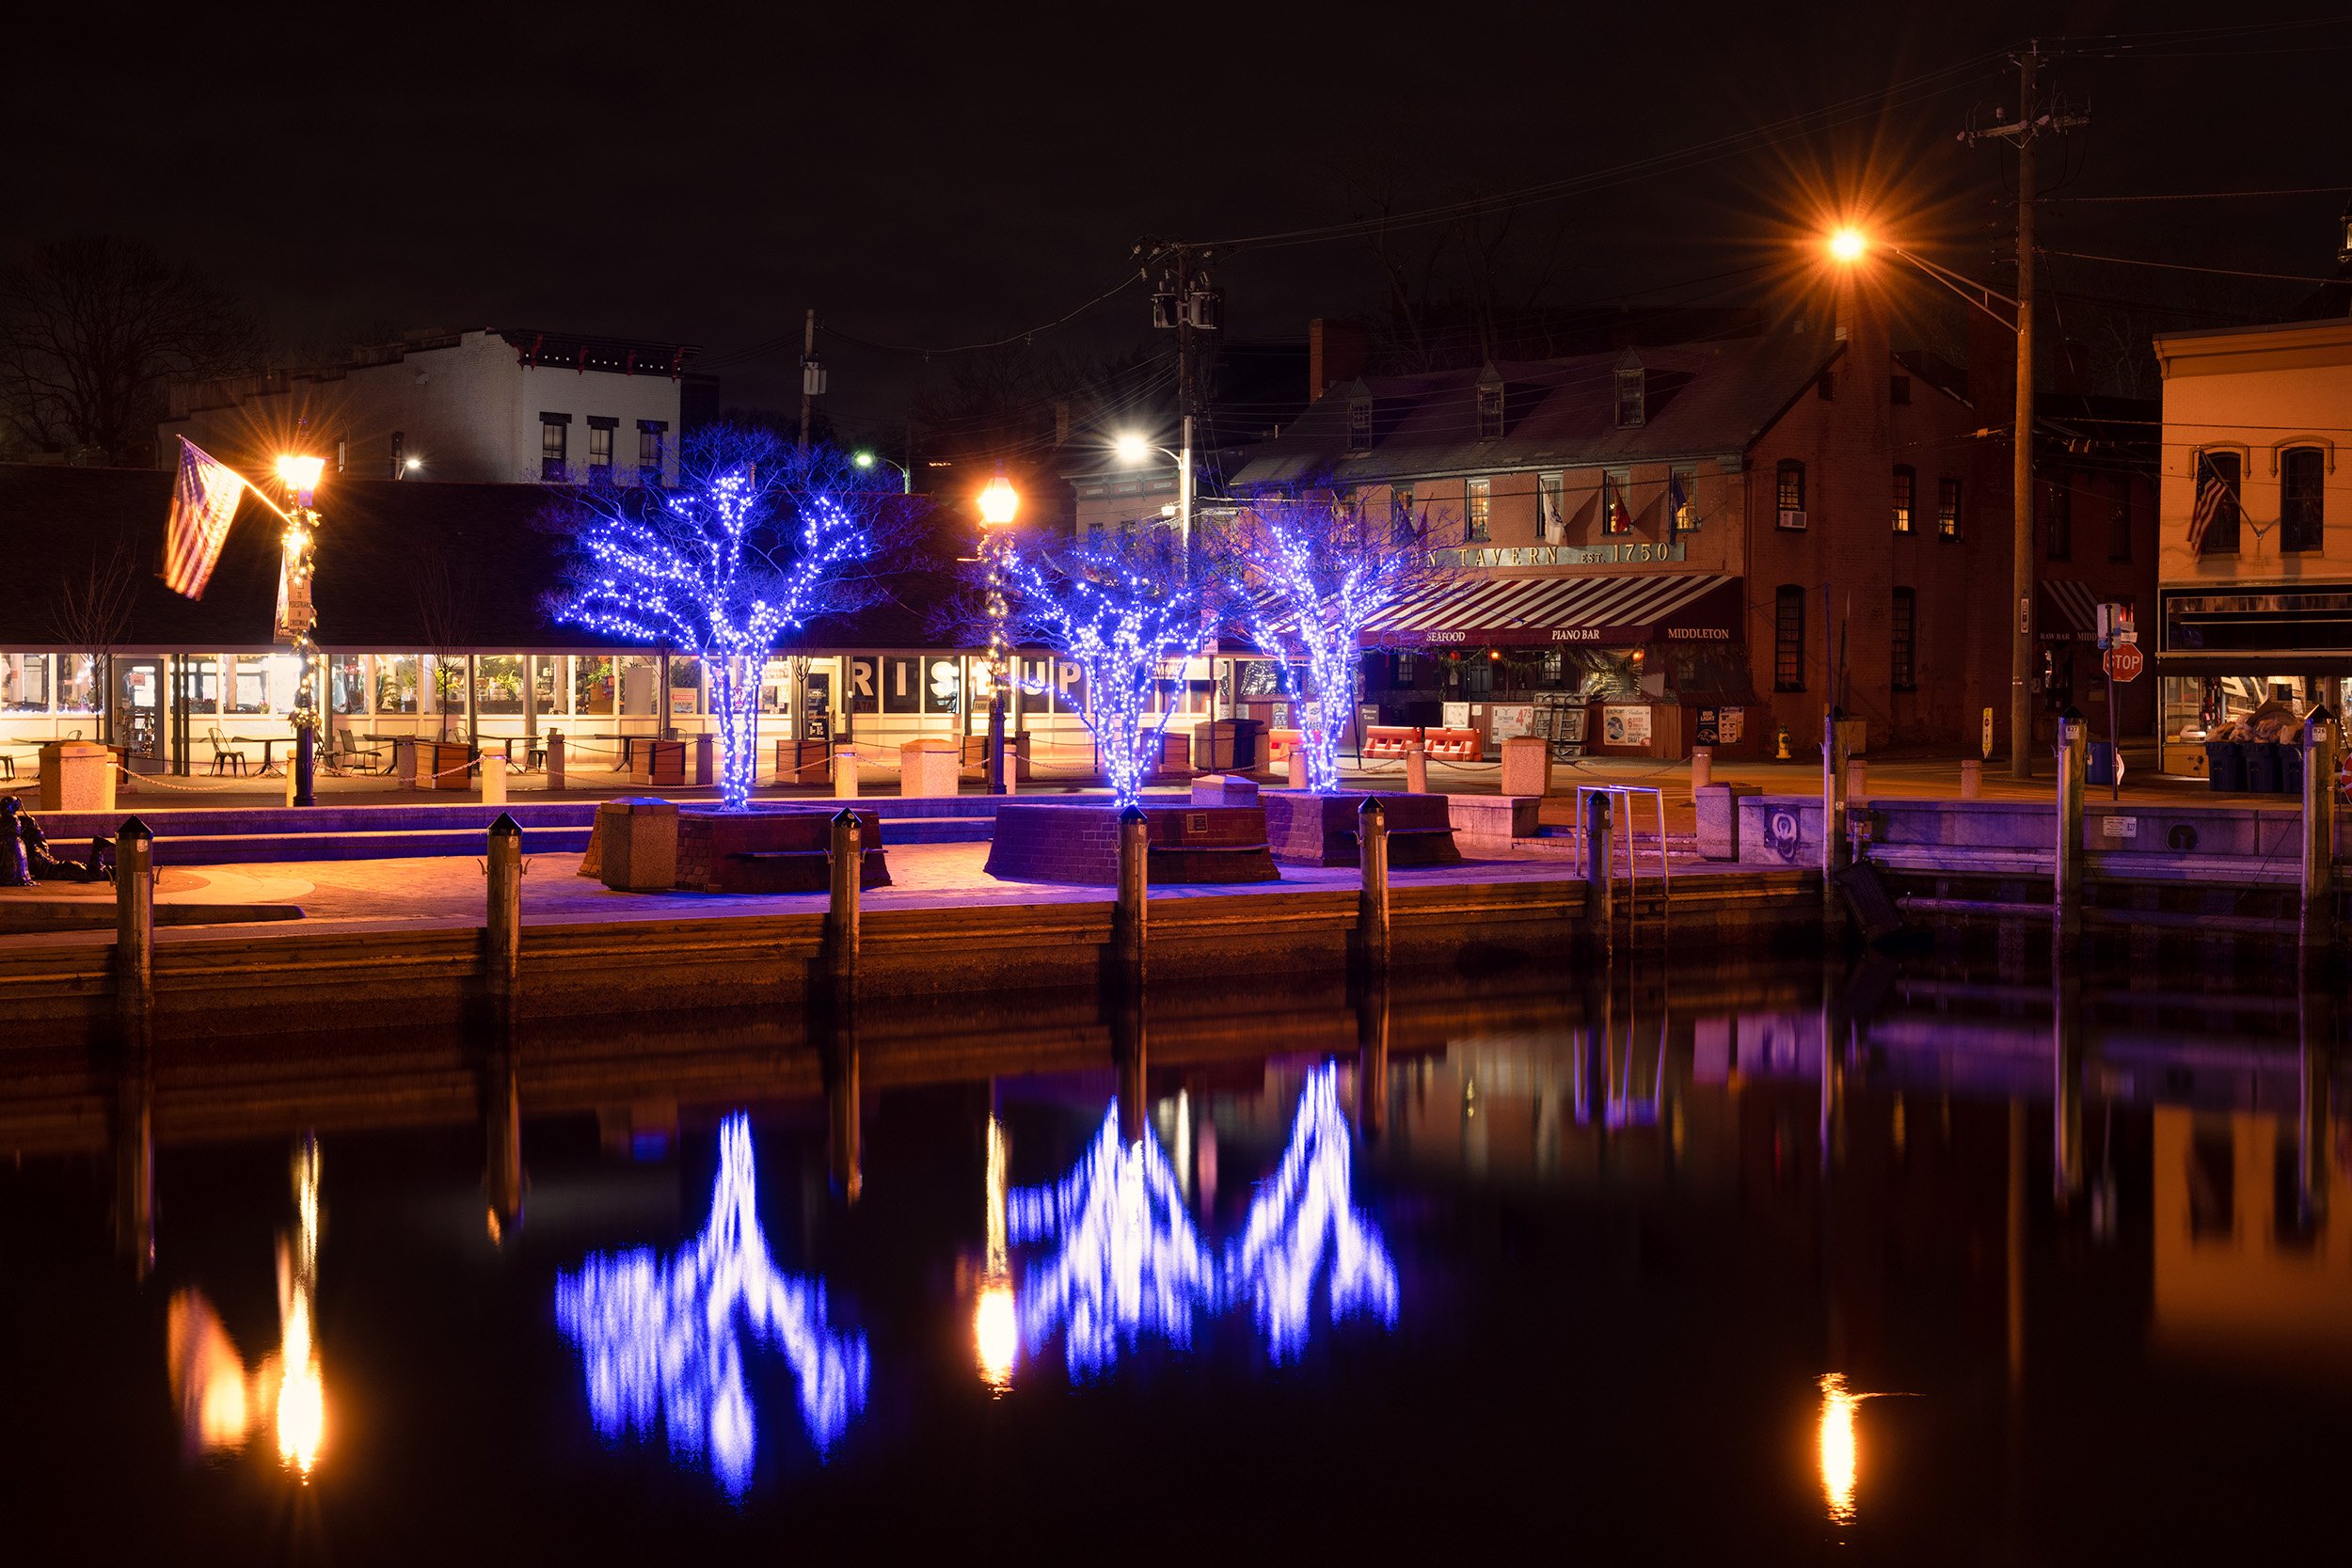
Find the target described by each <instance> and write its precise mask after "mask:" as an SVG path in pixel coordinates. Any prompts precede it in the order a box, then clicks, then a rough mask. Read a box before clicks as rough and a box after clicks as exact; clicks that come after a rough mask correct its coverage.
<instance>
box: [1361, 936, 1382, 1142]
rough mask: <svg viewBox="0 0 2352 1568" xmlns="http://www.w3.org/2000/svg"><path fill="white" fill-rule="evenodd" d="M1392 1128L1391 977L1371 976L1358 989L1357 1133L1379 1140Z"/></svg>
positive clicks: (1365, 977)
mask: <svg viewBox="0 0 2352 1568" xmlns="http://www.w3.org/2000/svg"><path fill="white" fill-rule="evenodd" d="M1388 1125H1389V977H1388V976H1387V975H1386V974H1368V975H1365V976H1364V977H1363V980H1362V983H1361V984H1359V986H1358V987H1357V989H1356V1131H1357V1132H1359V1133H1361V1134H1362V1135H1363V1136H1364V1137H1366V1138H1377V1137H1378V1136H1380V1134H1381V1133H1382V1132H1386V1131H1387V1130H1388Z"/></svg>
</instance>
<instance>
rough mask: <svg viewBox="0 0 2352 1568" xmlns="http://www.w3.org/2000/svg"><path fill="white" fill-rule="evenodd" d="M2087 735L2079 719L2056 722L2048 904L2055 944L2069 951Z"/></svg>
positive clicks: (2079, 885)
mask: <svg viewBox="0 0 2352 1568" xmlns="http://www.w3.org/2000/svg"><path fill="white" fill-rule="evenodd" d="M2089 750H2090V743H2089V733H2088V731H2087V730H2086V729H2085V727H2084V721H2082V720H2080V719H2061V720H2059V721H2058V843H2057V845H2056V851H2057V858H2056V861H2055V872H2054V874H2053V876H2052V879H2051V887H2050V902H2051V904H2052V906H2053V908H2054V909H2055V911H2056V919H2057V927H2056V929H2057V932H2058V940H2059V941H2060V942H2063V943H2065V944H2066V947H2067V948H2068V950H2069V951H2072V949H2073V948H2074V943H2075V942H2078V941H2080V940H2081V938H2082V934H2083V788H2084V784H2085V782H2086V780H2087V777H2088V774H2089V764H2090V758H2089Z"/></svg>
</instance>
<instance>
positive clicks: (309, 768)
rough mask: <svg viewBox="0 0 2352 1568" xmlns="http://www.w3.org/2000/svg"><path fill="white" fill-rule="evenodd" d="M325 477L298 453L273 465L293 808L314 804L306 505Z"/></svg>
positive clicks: (314, 677)
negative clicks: (288, 507)
mask: <svg viewBox="0 0 2352 1568" xmlns="http://www.w3.org/2000/svg"><path fill="white" fill-rule="evenodd" d="M325 472H326V459H325V458H322V457H312V456H310V455H309V454H307V453H303V452H291V451H290V452H286V453H283V454H281V455H280V456H279V457H278V480H279V481H280V482H281V483H284V485H285V486H286V499H287V500H288V501H289V502H290V503H291V504H292V506H293V511H292V512H291V513H289V514H288V515H287V517H286V531H285V533H284V535H283V537H282V543H283V545H284V548H285V556H284V561H283V563H282V564H281V565H280V567H279V569H278V640H279V641H284V642H287V643H290V644H291V645H292V646H293V648H294V658H295V660H296V665H295V668H296V670H297V672H298V673H297V675H296V684H295V687H294V714H293V716H292V717H293V720H294V799H293V802H292V803H293V804H294V805H297V806H311V805H316V804H317V803H318V797H317V795H316V794H314V793H313V792H312V787H311V786H312V784H314V783H315V773H314V769H315V767H316V764H317V760H318V726H319V712H318V691H319V678H318V677H319V671H318V653H319V651H318V644H317V643H316V642H314V641H312V640H311V637H310V633H311V632H312V631H313V630H315V629H316V627H317V626H318V614H317V610H316V607H315V605H314V604H313V602H312V599H311V594H310V585H311V577H312V575H313V572H314V570H315V567H316V563H317V551H318V524H319V515H318V513H317V511H316V510H314V509H313V508H312V506H311V504H310V502H311V498H312V497H313V496H314V495H315V494H316V493H317V491H318V487H319V476H320V475H322V474H324V473H325Z"/></svg>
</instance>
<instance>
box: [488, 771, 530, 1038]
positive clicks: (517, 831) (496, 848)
mask: <svg viewBox="0 0 2352 1568" xmlns="http://www.w3.org/2000/svg"><path fill="white" fill-rule="evenodd" d="M488 869H489V879H490V900H489V908H488V911H487V924H486V927H485V931H484V942H483V954H484V960H485V963H486V964H487V966H488V969H489V979H490V995H491V996H492V997H493V998H494V999H496V1000H497V1001H498V1002H500V1003H501V1004H502V1005H511V1004H512V1003H513V1002H514V1000H515V997H516V993H517V992H518V991H519V990H520V989H521V984H522V956H523V830H522V824H521V823H519V822H516V820H515V819H514V818H513V817H512V816H508V815H507V814H506V813H504V812H501V813H499V819H498V820H497V821H495V822H493V823H491V824H490V853H489V859H488Z"/></svg>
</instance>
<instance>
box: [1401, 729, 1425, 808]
mask: <svg viewBox="0 0 2352 1568" xmlns="http://www.w3.org/2000/svg"><path fill="white" fill-rule="evenodd" d="M1405 792H1406V794H1408V795H1426V794H1428V793H1429V748H1428V747H1426V746H1424V745H1422V742H1421V740H1420V738H1419V737H1418V736H1417V737H1415V738H1414V739H1413V740H1411V741H1408V742H1407V743H1406V747H1405Z"/></svg>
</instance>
